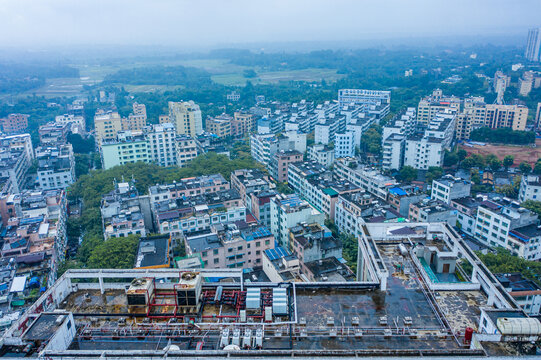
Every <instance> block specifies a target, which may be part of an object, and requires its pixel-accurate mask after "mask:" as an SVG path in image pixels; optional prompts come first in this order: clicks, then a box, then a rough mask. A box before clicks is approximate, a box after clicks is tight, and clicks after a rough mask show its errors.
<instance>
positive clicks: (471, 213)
mask: <svg viewBox="0 0 541 360" xmlns="http://www.w3.org/2000/svg"><path fill="white" fill-rule="evenodd" d="M482 201H483V200H482V199H476V198H473V197H471V196H467V197H463V198H458V199H453V200H451V203H450V206H451V207H452V208H454V209H456V210H457V226H458V227H459V228H460V230H461V231H462V232H464V233H466V234H468V235H470V236H473V235H474V234H475V227H476V223H477V208H479V206H480V205H481V202H482Z"/></svg>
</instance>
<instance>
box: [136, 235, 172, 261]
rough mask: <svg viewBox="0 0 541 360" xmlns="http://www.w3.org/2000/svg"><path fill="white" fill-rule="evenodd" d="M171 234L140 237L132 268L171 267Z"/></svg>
mask: <svg viewBox="0 0 541 360" xmlns="http://www.w3.org/2000/svg"><path fill="white" fill-rule="evenodd" d="M171 257H172V256H171V236H169V235H154V236H147V237H141V238H140V239H139V244H138V246H137V254H136V255H135V263H134V264H133V268H134V269H168V268H170V267H171Z"/></svg>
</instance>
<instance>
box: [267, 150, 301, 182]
mask: <svg viewBox="0 0 541 360" xmlns="http://www.w3.org/2000/svg"><path fill="white" fill-rule="evenodd" d="M301 161H303V154H302V153H300V152H298V151H295V150H289V151H279V152H277V153H276V154H274V158H273V159H272V160H271V166H270V168H271V175H272V176H273V177H274V178H275V179H276V180H277V181H279V182H287V181H288V177H287V173H288V168H289V164H292V163H298V162H301Z"/></svg>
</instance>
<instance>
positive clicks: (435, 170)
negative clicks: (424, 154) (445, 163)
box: [426, 166, 443, 184]
mask: <svg viewBox="0 0 541 360" xmlns="http://www.w3.org/2000/svg"><path fill="white" fill-rule="evenodd" d="M442 175H443V169H442V168H441V167H438V166H430V167H429V168H428V170H427V172H426V182H427V184H432V181H433V180H434V179H439V178H440V177H442Z"/></svg>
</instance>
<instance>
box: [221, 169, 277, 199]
mask: <svg viewBox="0 0 541 360" xmlns="http://www.w3.org/2000/svg"><path fill="white" fill-rule="evenodd" d="M231 188H232V189H235V190H237V191H238V193H239V194H240V198H241V199H242V202H243V204H244V206H246V207H247V208H248V209H250V206H251V203H252V201H251V196H250V194H252V193H254V192H258V191H263V190H270V179H269V176H268V175H267V174H265V173H264V172H263V171H261V170H258V169H239V170H235V171H233V172H232V173H231Z"/></svg>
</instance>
